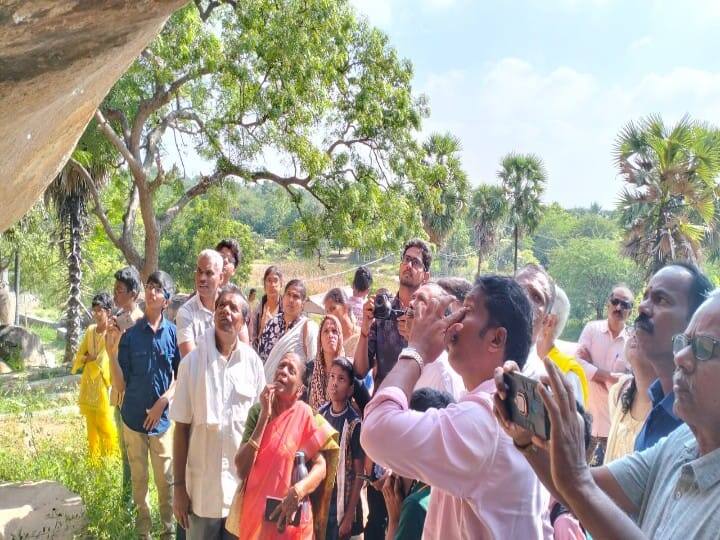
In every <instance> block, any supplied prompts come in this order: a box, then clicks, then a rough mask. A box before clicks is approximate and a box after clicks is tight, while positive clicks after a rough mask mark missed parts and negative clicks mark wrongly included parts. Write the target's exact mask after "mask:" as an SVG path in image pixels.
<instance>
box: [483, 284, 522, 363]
mask: <svg viewBox="0 0 720 540" xmlns="http://www.w3.org/2000/svg"><path fill="white" fill-rule="evenodd" d="M475 290H478V291H480V292H482V293H483V296H484V299H485V310H486V311H487V314H488V327H496V328H499V327H502V328H505V330H506V331H507V338H506V339H505V358H504V360H514V361H515V362H516V363H517V365H518V366H520V369H522V367H523V366H524V365H525V361H526V360H527V357H528V354H529V352H530V344H531V341H532V327H533V324H532V319H533V310H532V308H531V307H530V300H528V297H527V295H526V294H525V290H524V289H523V288H522V287H521V286H520V285H519V284H518V282H517V281H515V280H514V279H513V278H510V277H506V276H498V275H496V274H485V275H482V276H478V278H477V279H476V280H475V287H474V288H473V291H475Z"/></svg>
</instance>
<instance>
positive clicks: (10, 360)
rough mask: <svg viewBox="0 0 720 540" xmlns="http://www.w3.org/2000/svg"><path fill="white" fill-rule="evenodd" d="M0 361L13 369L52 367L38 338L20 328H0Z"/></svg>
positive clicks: (5, 326) (10, 326)
mask: <svg viewBox="0 0 720 540" xmlns="http://www.w3.org/2000/svg"><path fill="white" fill-rule="evenodd" d="M0 360H2V361H3V362H5V363H6V364H7V365H9V366H10V367H11V368H13V369H16V368H18V367H20V368H28V367H54V366H53V365H51V359H50V357H49V356H48V355H47V354H46V353H45V349H43V345H42V342H41V341H40V338H39V337H37V336H36V335H35V334H33V333H32V332H30V331H28V330H25V328H23V327H21V326H12V325H4V326H0Z"/></svg>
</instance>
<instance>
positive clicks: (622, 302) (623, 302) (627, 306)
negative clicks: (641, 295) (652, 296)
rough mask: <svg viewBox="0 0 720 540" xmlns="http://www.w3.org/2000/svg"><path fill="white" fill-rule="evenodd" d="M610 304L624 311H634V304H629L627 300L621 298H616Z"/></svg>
mask: <svg viewBox="0 0 720 540" xmlns="http://www.w3.org/2000/svg"><path fill="white" fill-rule="evenodd" d="M610 303H611V304H612V305H613V306H620V307H621V308H623V309H624V310H628V309H632V307H633V303H632V302H628V301H627V300H621V299H620V298H615V297H613V298H611V299H610Z"/></svg>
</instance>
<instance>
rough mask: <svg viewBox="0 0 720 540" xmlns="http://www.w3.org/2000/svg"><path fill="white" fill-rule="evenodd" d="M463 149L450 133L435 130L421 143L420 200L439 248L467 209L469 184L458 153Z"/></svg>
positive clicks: (425, 222) (425, 221)
mask: <svg viewBox="0 0 720 540" xmlns="http://www.w3.org/2000/svg"><path fill="white" fill-rule="evenodd" d="M461 149H462V148H461V145H460V141H459V140H458V139H457V138H456V137H453V136H452V135H449V134H438V133H434V134H432V135H430V137H429V138H428V139H427V140H426V141H425V142H424V143H423V145H422V154H423V158H422V166H421V168H420V173H419V176H420V178H416V184H417V185H419V186H421V187H419V188H418V195H419V200H418V202H419V204H420V208H421V213H422V224H423V229H424V230H425V232H426V234H427V235H428V237H429V238H430V241H431V242H432V243H433V244H435V245H436V246H437V247H438V249H439V248H441V247H442V245H443V243H444V242H445V240H446V238H447V237H448V235H449V234H450V232H451V231H452V229H453V227H454V226H455V224H456V223H458V222H459V221H460V220H461V219H462V217H463V214H464V212H465V211H466V209H467V196H468V189H469V184H468V179H467V175H466V174H465V171H463V169H462V165H461V163H460V158H459V157H458V154H459V152H460V150H461ZM416 176H418V175H416ZM418 181H419V183H418Z"/></svg>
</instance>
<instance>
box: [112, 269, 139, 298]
mask: <svg viewBox="0 0 720 540" xmlns="http://www.w3.org/2000/svg"><path fill="white" fill-rule="evenodd" d="M114 277H115V281H119V282H120V283H122V284H123V285H125V288H126V289H127V290H128V292H132V293H135V295H137V294H138V293H139V292H140V274H139V273H138V271H137V270H136V269H135V267H134V266H126V267H125V268H121V269H120V270H118V271H117V272H115V276H114Z"/></svg>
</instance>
